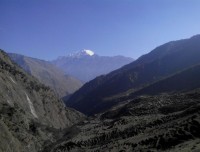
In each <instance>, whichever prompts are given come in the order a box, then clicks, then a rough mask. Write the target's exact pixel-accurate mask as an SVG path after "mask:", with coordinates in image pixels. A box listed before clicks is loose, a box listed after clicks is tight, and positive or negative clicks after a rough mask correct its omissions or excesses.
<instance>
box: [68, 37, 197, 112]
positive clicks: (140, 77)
mask: <svg viewBox="0 0 200 152" xmlns="http://www.w3.org/2000/svg"><path fill="white" fill-rule="evenodd" d="M199 50H200V36H199V35H197V36H194V37H192V38H190V39H185V40H179V41H172V42H169V43H166V44H164V45H162V46H159V47H157V48H156V49H154V50H153V51H151V52H150V53H148V54H146V55H144V56H142V57H140V58H139V59H138V60H136V61H134V62H132V63H130V64H128V65H126V66H124V67H122V68H120V69H118V70H116V71H113V72H111V73H109V74H108V75H105V76H100V77H97V78H96V79H94V80H92V81H90V82H89V83H86V84H85V85H84V86H83V87H82V88H81V89H79V90H78V91H77V92H75V93H74V94H73V96H71V98H70V99H69V100H68V102H67V105H68V106H71V107H73V108H75V109H77V110H79V111H81V112H83V113H85V114H94V113H97V112H101V111H103V110H106V107H104V105H105V106H107V105H109V104H110V103H109V102H108V103H105V102H103V101H104V99H105V98H108V97H111V96H114V95H117V94H119V93H122V92H125V91H127V90H129V89H132V90H135V91H136V90H138V89H141V88H143V87H144V86H147V85H148V84H151V83H153V82H156V81H158V80H160V79H162V78H165V77H167V76H169V75H172V74H174V73H177V72H178V71H181V70H183V69H186V68H189V67H191V66H193V65H196V64H198V63H200V51H199ZM88 107H90V108H88Z"/></svg>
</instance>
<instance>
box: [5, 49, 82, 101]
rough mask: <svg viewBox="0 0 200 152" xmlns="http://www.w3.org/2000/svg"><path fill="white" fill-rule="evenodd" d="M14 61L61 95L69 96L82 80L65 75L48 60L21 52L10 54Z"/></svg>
mask: <svg viewBox="0 0 200 152" xmlns="http://www.w3.org/2000/svg"><path fill="white" fill-rule="evenodd" d="M9 56H10V57H11V58H12V60H13V61H14V62H16V63H17V64H18V65H19V66H20V67H22V68H23V69H24V70H25V71H27V72H28V73H29V74H31V75H33V76H34V77H36V78H37V79H38V80H39V81H40V82H42V83H43V84H45V85H47V86H49V87H51V88H52V89H53V90H54V91H55V92H56V93H57V94H58V95H59V97H64V96H68V95H70V94H72V93H74V92H75V91H76V90H78V89H79V88H80V87H81V86H82V83H81V81H79V80H77V79H75V78H73V77H71V76H68V75H65V74H64V72H62V71H61V70H60V69H58V68H57V67H56V66H54V65H53V64H51V63H50V62H48V61H43V60H39V59H35V58H30V57H26V56H23V55H19V54H11V53H10V54H9Z"/></svg>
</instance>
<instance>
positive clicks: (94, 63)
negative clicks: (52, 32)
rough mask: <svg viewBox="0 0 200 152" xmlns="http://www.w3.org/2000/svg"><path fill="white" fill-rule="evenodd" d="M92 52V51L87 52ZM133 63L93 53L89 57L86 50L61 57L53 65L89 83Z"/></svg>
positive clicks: (126, 58) (125, 58)
mask: <svg viewBox="0 0 200 152" xmlns="http://www.w3.org/2000/svg"><path fill="white" fill-rule="evenodd" d="M86 51H91V50H86ZM90 53H91V52H90ZM131 61H133V59H132V58H128V57H123V56H114V57H109V56H99V55H97V54H95V53H94V52H92V55H88V54H87V53H86V52H85V50H83V51H79V52H76V53H75V54H71V55H68V56H63V57H59V58H58V59H56V60H53V61H52V63H53V64H54V65H56V66H57V67H59V68H60V69H62V70H63V71H64V72H65V73H68V74H70V75H72V76H73V77H75V78H77V79H79V80H82V81H83V82H87V81H89V80H92V79H94V78H95V77H97V76H99V75H103V74H106V73H108V72H111V71H113V70H115V69H117V68H119V67H121V66H124V65H125V64H128V63H130V62H131Z"/></svg>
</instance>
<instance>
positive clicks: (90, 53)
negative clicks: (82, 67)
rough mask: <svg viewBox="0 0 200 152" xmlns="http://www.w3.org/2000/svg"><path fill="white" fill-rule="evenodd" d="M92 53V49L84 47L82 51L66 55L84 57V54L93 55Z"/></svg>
mask: <svg viewBox="0 0 200 152" xmlns="http://www.w3.org/2000/svg"><path fill="white" fill-rule="evenodd" d="M94 55H95V53H94V52H93V51H91V50H88V49H84V50H82V51H78V52H74V53H71V54H69V55H67V56H66V57H72V58H81V57H85V56H94Z"/></svg>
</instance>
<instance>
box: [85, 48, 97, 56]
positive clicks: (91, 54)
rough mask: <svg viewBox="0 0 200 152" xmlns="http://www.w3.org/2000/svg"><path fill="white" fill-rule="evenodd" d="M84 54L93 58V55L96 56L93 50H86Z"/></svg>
mask: <svg viewBox="0 0 200 152" xmlns="http://www.w3.org/2000/svg"><path fill="white" fill-rule="evenodd" d="M83 52H85V53H86V54H87V55H89V56H93V55H94V52H93V51H91V50H86V49H84V50H83Z"/></svg>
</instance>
